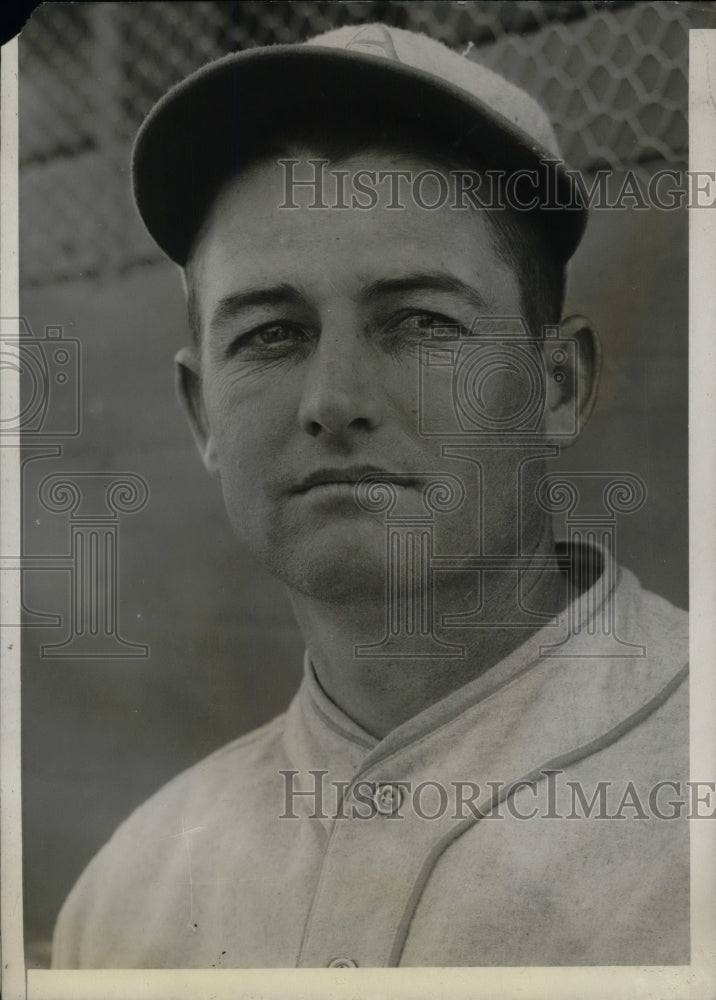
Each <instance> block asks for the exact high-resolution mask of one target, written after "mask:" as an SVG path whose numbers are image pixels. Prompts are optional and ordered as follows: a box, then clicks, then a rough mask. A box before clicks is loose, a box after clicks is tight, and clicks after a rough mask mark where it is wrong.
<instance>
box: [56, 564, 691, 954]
mask: <svg viewBox="0 0 716 1000" xmlns="http://www.w3.org/2000/svg"><path fill="white" fill-rule="evenodd" d="M616 578H617V584H616V587H615V590H614V592H613V593H612V594H609V595H607V599H608V600H611V601H613V606H614V608H615V609H616V614H617V632H618V635H619V636H620V638H621V639H623V640H625V641H629V642H632V643H641V644H643V645H644V646H645V647H646V656H643V657H629V658H613V657H604V656H603V655H600V652H599V651H600V648H603V647H604V645H605V643H606V641H607V640H606V639H605V638H604V636H603V635H601V634H600V630H599V628H597V630H596V633H595V634H592V635H589V634H588V631H589V630H588V629H586V628H584V626H586V625H587V624H588V622H587V621H582V622H581V625H582V626H583V628H582V630H581V633H580V634H579V635H575V636H574V637H573V638H571V639H570V640H569V646H568V648H565V649H562V652H563V653H564V652H566V653H568V655H563V656H559V657H555V656H545V655H540V647H544V646H545V645H547V644H552V643H554V642H555V641H556V639H558V638H559V635H560V629H559V628H556V629H555V628H554V627H547V628H544V629H542V630H541V631H540V632H538V633H536V634H535V635H533V636H532V637H531V638H530V639H529V640H528V641H527V642H526V643H525V644H524V645H522V646H521V647H520V648H518V649H517V650H515V651H514V652H513V653H512V654H511V655H510V656H508V657H507V658H506V659H505V660H503V661H502V662H501V663H499V664H498V665H497V666H495V667H494V668H492V669H491V670H489V671H487V673H486V674H485V675H484V676H481V677H479V678H478V679H477V680H475V681H473V682H471V683H469V684H467V685H466V686H465V687H463V688H461V689H460V690H458V691H456V692H454V693H453V694H451V695H449V696H448V697H447V698H445V699H443V700H442V701H440V702H438V703H437V704H435V705H432V706H431V707H430V708H428V709H427V710H425V711H424V712H422V713H420V714H419V715H418V716H416V717H414V718H412V719H410V720H409V721H407V722H406V723H404V724H403V725H402V726H400V727H399V728H397V729H396V730H394V731H393V732H391V733H390V734H389V735H388V736H387V737H386V738H385V739H383V740H380V741H378V740H376V739H375V738H373V737H372V736H370V735H368V734H367V733H366V732H364V731H363V730H362V729H360V728H359V727H358V726H357V725H355V724H354V723H353V722H351V720H349V719H348V718H347V717H346V716H345V715H344V714H343V713H342V712H341V711H340V710H339V709H338V708H337V707H336V706H335V705H334V704H333V703H332V702H331V701H330V700H329V699H328V698H327V697H326V695H325V694H324V693H323V691H322V690H321V688H320V686H319V685H318V683H317V681H316V678H315V676H314V675H313V671H312V669H311V667H310V663H308V662H307V669H306V675H305V678H304V681H303V684H302V686H301V688H300V690H299V692H298V694H297V696H296V697H295V699H294V701H293V702H292V704H291V706H290V707H289V709H288V711H287V712H286V713H285V714H284V715H281V716H280V717H278V718H276V719H275V720H274V721H273V722H271V723H269V724H268V725H266V726H264V727H263V728H261V729H259V730H257V731H256V732H253V733H251V734H249V735H248V736H245V737H243V738H241V739H239V740H237V741H235V742H233V743H231V744H230V745H229V746H227V747H225V748H224V749H222V750H220V751H219V752H217V753H215V754H213V755H212V756H211V757H209V758H207V759H206V760H204V761H203V762H201V763H200V764H198V765H196V766H195V767H193V768H191V769H189V770H188V771H186V772H185V773H183V774H181V775H179V777H177V778H176V779H174V780H173V781H172V782H170V783H169V784H168V785H167V786H166V787H165V788H163V789H162V790H161V791H160V792H159V793H158V794H157V795H155V796H154V797H153V798H152V799H150V800H149V801H148V802H147V803H146V804H145V805H143V806H142V807H141V808H140V809H138V810H137V811H136V812H135V813H134V814H133V815H132V816H131V817H130V818H129V819H128V820H127V821H126V822H125V823H124V824H123V826H121V827H120V829H119V830H118V831H117V833H116V834H115V835H114V837H113V838H112V840H111V841H110V842H109V844H108V845H107V846H106V847H105V848H104V849H103V850H102V851H101V852H100V854H99V855H98V856H97V857H96V858H95V859H94V860H93V861H92V863H91V864H90V865H89V867H88V868H87V870H86V871H85V873H84V874H83V876H82V878H81V879H80V881H79V882H78V884H77V886H76V887H75V889H74V890H73V892H72V894H71V896H70V897H69V899H68V901H67V902H66V904H65V906H64V909H63V911H62V913H61V916H60V919H59V922H58V926H57V930H56V936H55V945H54V961H53V964H54V966H55V967H56V968H64V967H88V968H95V967H115V968H136V967H159V968H162V967H206V968H212V967H217V968H218V967H252V966H253V967H271V966H274V967H276V966H296V965H298V966H309V967H316V966H319V967H320V966H327V965H330V964H331V963H334V964H336V963H338V964H347V965H350V964H356V965H359V966H384V965H438V966H439V965H485V966H489V965H496V966H499V965H529V964H538V965H550V964H557V965H560V964H561V965H589V964H603V965H612V964H622V963H624V964H669V963H676V964H682V963H688V960H689V923H688V920H689V898H688V860H689V858H688V834H687V825H686V822H685V820H684V819H683V817H682V818H681V819H678V818H677V819H659V818H658V816H655V815H653V814H652V813H651V812H650V813H649V815H648V816H639V809H638V808H637V807H634V808H629V807H628V806H627V807H624V806H623V802H624V801H625V800H624V799H623V794H622V793H624V792H625V791H626V790H627V786H628V783H629V782H632V783H633V784H632V788H633V790H634V792H636V794H637V796H638V799H639V802H640V803H641V804H642V805H645V804H646V803H647V802H648V798H649V792H650V790H651V789H653V787H654V786H655V785H656V784H657V782H659V781H667V780H668V781H674V782H680V783H681V786H682V788H683V785H684V782H685V780H686V778H687V776H688V725H687V709H688V702H687V684H686V681H685V678H686V667H685V663H686V657H687V631H686V615H685V613H684V612H683V611H680V610H678V609H676V608H674V607H673V606H671V605H670V604H669V603H668V602H666V601H664V600H662V599H661V598H659V597H657V596H655V595H654V594H651V593H648V592H646V591H645V590H643V589H642V588H641V586H640V585H639V583H638V581H637V580H636V579H635V577H634V576H633V575H632V574H631V573H630V572H628V571H625V570H619V572H618V574H616ZM600 590H601V584H600V582H597V583H596V584H595V585H594V587H593V588H592V589H591V591H590V592H588V594H587V598H588V600H587V601H586V605H589V604H590V603H591V604H592V605H594V606H595V607H596V608H597V614H596V616H595V617H593V618H592V619H590V620H591V621H592V622H595V621H596V620H597V619H599V620H600V621H601V617H600V614H599V609H598V607H597V605H598V603H599V601H600V600H601V595H600ZM580 606H585V601H584V595H583V599H582V604H581V605H580ZM561 621H562V624H564V616H563V618H562V619H561ZM408 671H409V666H406V683H409V676H408V675H407V674H408ZM550 769H553V770H555V771H556V772H558V773H557V774H555V775H553V776H552V778H548V777H546V776H545V775H544V774H543V773H542V772H543V771H544V770H550ZM281 771H290V772H296V773H291V774H281V773H280V772H281ZM311 771H321V772H327V773H325V774H321V775H320V776H317V775H312V774H311V773H310V772H311ZM359 778H362V779H365V780H366V781H374V782H375V783H376V784H381V785H386V784H388V785H394V786H396V787H397V786H399V785H400V783H403V784H402V785H400V791H395V788H392V789H390V790H389V792H388V793H387V794H386V792H385V789H384V788H383V790H382V793H381V798H380V800H379V801H380V806H381V809H382V810H383V811H382V812H379V811H377V809H376V810H373V812H374V813H375V814H374V815H373V816H372V818H369V819H364V818H359V817H358V816H357V815H352V812H351V809H352V808H353V807H357V811H360V812H362V813H367V812H368V809H367V808H366V806H365V805H360V803H358V804H357V803H356V800H355V797H354V796H353V795H352V792H351V790H350V788H349V789H348V790H347V791H346V792H345V795H344V797H343V800H342V810H343V813H344V815H345V816H346V817H347V818H335V816H336V810H337V808H338V805H339V803H338V799H337V796H336V794H334V787H335V786H333V785H331V784H330V782H344V783H346V784H347V783H349V782H354V783H355V782H356V781H357V780H358V779H359ZM524 778H530V779H536V782H537V783H536V785H528V784H523V785H522V786H521V787H519V788H518V789H517V790H513V794H512V795H511V797H510V798H509V799H508V800H505V801H503V802H502V804H501V806H499V807H498V814H497V815H495V816H492V817H490V818H480V819H476V818H475V817H474V816H473V815H472V813H471V810H470V809H469V808H468V807H467V806H466V805H464V802H463V804H462V805H460V802H459V799H460V797H461V798H462V799H463V800H465V799H468V798H469V797H470V792H469V787H468V786H466V785H465V784H464V783H466V782H470V781H472V782H475V783H477V784H478V785H479V786H480V789H481V794H480V797H479V798H477V800H476V801H477V802H478V803H483V804H485V803H486V801H487V799H488V798H489V797H490V794H491V793H492V792H494V791H495V789H498V791H497V792H495V794H496V795H497V797H498V798H499V797H500V795H504V792H499V785H498V784H493V785H492V786H489V785H488V784H487V783H488V782H494V783H502V785H503V786H509V785H510V784H511V783H513V782H516V781H518V780H519V779H524ZM314 781H316V782H319V783H320V786H321V787H322V789H323V791H324V798H323V801H322V803H317V801H316V799H315V796H311V795H309V796H300V795H294V796H293V797H292V798H291V799H290V800H289V801H288V803H287V792H286V790H287V787H292V788H293V789H294V790H299V789H300V790H311V789H312V788H314V787H315V786H314ZM567 781H572V782H580V787H581V788H582V789H583V791H584V794H585V795H586V796H587V798H588V799H591V798H592V795H593V793H595V791H596V790H598V788H599V784H598V783H599V782H600V781H602V782H604V781H606V782H611V783H612V784H611V785H610V786H609V789H608V792H609V794H608V802H607V812H608V813H609V814H615V813H619V811H621V816H620V817H619V818H612V819H606V818H604V812H603V811H602V814H601V818H599V809H598V808H596V809H594V810H593V811H592V813H591V815H590V817H589V818H585V817H584V816H583V815H582V818H576V819H567V818H564V817H565V816H567V815H569V814H570V809H571V808H572V807H574V800H573V797H574V792H573V790H572V789H571V788H570V786H568V785H567V784H566V782H567ZM421 782H440V783H441V784H442V785H443V787H444V788H445V789H446V792H447V795H448V800H449V801H448V802H447V804H446V803H445V802H444V801H442V800H441V797H440V793H439V792H438V791H437V789H436V787H435V786H433V785H425V786H423V788H422V791H421V793H420V795H419V796H418V798H417V799H416V795H415V790H416V788H417V786H419V785H420V783H421ZM456 783H457V784H456ZM459 783H463V784H462V785H459ZM458 786H459V788H460V789H461V791H457V789H458ZM353 787H354V786H353ZM365 787H370V786H364V788H365ZM605 787H606V786H605ZM401 793H402V797H401ZM364 797H365V796H364ZM672 798H673V795H672ZM627 799H628V796H627ZM632 799H633V795H632ZM668 799H669V790H668V789H666V790H665V795H660V796H659V797H658V808H659V810H660V811H661V812H662V813H663V814H664V815H667V814H669V809H668V808H667V807H666V805H665V803H666V802H667V801H668ZM416 801H417V808H416ZM595 801H596V800H595ZM391 803H392V806H391ZM620 803H622V807H621V810H620V809H619V808H617V807H619V806H620ZM287 804H288V808H287ZM473 804H474V802H473ZM508 805H509V808H508ZM317 806H318V807H319V808H317ZM396 806H397V812H396V813H394V814H393V815H389V814H388V813H389V812H390V808H391V807H396ZM535 810H537V812H538V815H537V816H533V818H531V819H519V818H517V817H518V814H521V815H529V814H532V813H533V812H534V811H535ZM550 812H551V813H552V814H554V813H556V814H557V816H558V817H560V818H548V816H549V814H550ZM577 812H578V813H579V810H577ZM286 813H292V814H294V815H295V816H297V817H298V818H296V819H287V818H284V819H279V818H278V817H279V816H281V815H282V814H286ZM313 813H318V814H319V818H314V819H311V818H309V817H310V815H311V814H313ZM321 813H322V814H323V815H324V816H325V817H326V818H320V814H321ZM433 813H437V817H436V818H435V819H426V818H424V816H427V815H431V814H433ZM421 814H422V815H421ZM500 815H501V817H502V818H498V817H499V816H500Z"/></svg>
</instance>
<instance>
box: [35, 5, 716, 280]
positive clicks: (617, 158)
mask: <svg viewBox="0 0 716 1000" xmlns="http://www.w3.org/2000/svg"><path fill="white" fill-rule="evenodd" d="M369 21H382V22H384V23H386V24H391V25H394V26H397V27H402V28H409V29H412V30H414V31H421V32H424V33H425V34H428V35H430V36H432V37H434V38H437V39H439V40H441V41H443V42H444V43H445V44H447V45H449V46H451V47H453V48H456V49H457V50H459V51H461V52H463V53H464V54H466V55H467V56H468V57H469V58H471V59H475V60H478V61H480V62H482V63H484V64H486V65H488V66H490V67H491V68H493V69H496V70H498V71H499V72H500V73H502V74H503V75H504V76H505V77H507V78H508V79H510V80H512V81H514V82H515V83H517V84H519V85H521V86H523V87H524V88H525V89H526V90H527V91H528V92H529V93H531V94H532V95H534V96H535V97H536V98H537V99H538V100H539V101H540V102H541V103H542V104H543V105H544V106H545V107H546V109H547V110H548V112H549V113H550V115H551V117H552V119H553V121H554V124H555V127H556V130H557V133H558V135H559V138H560V140H561V143H562V148H563V151H564V154H565V159H566V160H567V162H568V163H569V164H570V165H571V166H573V167H576V168H578V169H580V170H582V171H585V172H587V173H589V172H592V171H594V170H595V169H597V168H599V167H605V166H606V167H612V168H615V169H623V168H625V167H627V166H629V167H634V166H636V167H640V166H641V167H642V168H644V169H646V168H648V165H653V164H654V163H657V164H662V163H667V164H669V165H671V166H676V167H682V166H685V164H686V160H687V135H688V129H687V106H688V83H687V73H688V31H689V28H690V27H711V26H713V27H716V11H714V8H713V6H712V5H711V4H710V3H696V2H638V3H619V2H611V3H600V2H571V0H563V2H556V3H553V2H544V0H539V2H538V0H526V2H504V0H467V2H458V0H454V2H453V0H437V2H426V0H410V2H385V0H382V2H379V0H366V2H355V3H354V2H350V0H343V2H337V0H334V2H317V0H304V2H284V0H272V2H269V0H249V2H236V3H221V2H218V3H217V2H203V0H202V2H189V3H172V2H148V3H145V2H132V3H130V2H125V3H81V4H61V3H56V2H55V3H52V2H51V3H46V4H45V5H44V6H42V7H40V8H39V9H38V10H37V11H36V12H35V14H34V16H33V17H32V19H31V21H30V22H29V24H28V25H27V27H26V28H25V30H24V31H23V33H22V36H21V39H20V158H21V219H22V223H21V234H20V250H21V277H22V281H23V283H24V284H25V285H43V284H48V283H51V282H56V281H62V280H68V279H73V278H78V277H86V276H97V277H102V276H104V275H106V274H112V273H117V272H120V271H123V270H125V269H127V268H129V267H132V266H136V265H138V264H141V263H146V262H151V261H153V260H156V259H158V257H159V254H158V251H157V250H156V248H155V247H154V245H153V243H151V241H150V240H149V238H148V237H147V236H146V234H145V233H144V231H143V229H142V226H141V224H140V222H139V219H138V217H137V215H136V213H135V211H134V208H133V205H132V202H131V195H130V188H129V169H128V161H129V151H130V148H131V142H132V138H133V135H134V133H135V131H136V129H137V126H138V125H139V123H140V121H141V120H142V118H143V116H144V115H145V114H146V112H147V111H148V110H149V108H150V107H151V106H152V104H153V103H154V101H155V100H156V99H157V98H158V97H159V96H160V95H161V94H162V93H163V92H164V91H165V90H166V89H167V88H168V87H169V86H171V85H172V84H173V83H175V82H176V81H178V80H180V79H181V78H182V77H183V76H185V75H186V74H187V73H189V72H191V71H192V70H194V69H196V68H197V67H198V66H200V65H202V64H203V63H204V62H206V61H207V60H209V59H213V58H216V57H218V56H221V55H223V54H225V53H227V52H231V51H235V50H239V49H244V48H249V47H252V46H256V45H265V44H269V43H272V42H293V41H301V40H304V39H306V38H309V37H310V36H311V35H314V34H317V33H318V32H321V31H325V30H328V29H329V28H333V27H339V26H342V25H345V24H355V25H358V26H359V25H361V24H364V23H366V22H369Z"/></svg>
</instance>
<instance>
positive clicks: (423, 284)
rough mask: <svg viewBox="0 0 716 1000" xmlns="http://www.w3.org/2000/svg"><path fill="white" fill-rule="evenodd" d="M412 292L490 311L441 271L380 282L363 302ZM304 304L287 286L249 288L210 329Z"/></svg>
mask: <svg viewBox="0 0 716 1000" xmlns="http://www.w3.org/2000/svg"><path fill="white" fill-rule="evenodd" d="M410 292H444V293H450V294H453V295H454V294H458V295H462V296H463V297H464V298H467V299H468V300H469V301H470V302H471V303H472V304H473V305H474V306H475V307H476V308H477V309H479V310H483V309H489V303H488V302H487V300H486V299H485V297H484V296H483V295H481V294H480V292H478V291H477V289H476V288H473V287H472V285H468V284H467V283H466V282H464V281H461V280H460V278H456V277H455V276H454V275H452V274H448V273H445V272H441V271H426V272H422V271H421V272H417V273H415V274H408V275H405V276H402V277H398V278H379V279H378V280H377V281H373V282H371V283H370V284H369V285H368V286H367V287H366V288H365V289H363V290H362V292H361V294H360V298H361V299H362V300H363V301H364V302H372V301H375V300H376V299H378V298H381V297H384V296H388V295H405V294H408V293H410ZM302 302H304V298H303V296H302V295H301V293H300V292H299V291H298V290H297V289H296V288H294V287H293V286H292V285H289V284H287V283H286V282H282V283H280V284H278V285H272V286H270V287H267V288H249V289H246V290H245V291H242V292H232V293H231V294H230V295H226V296H224V298H222V299H220V300H219V302H218V303H217V305H216V308H215V309H214V312H213V315H212V317H211V321H210V323H209V327H210V329H212V330H213V329H216V328H217V327H220V326H221V325H222V324H223V323H225V322H227V321H229V320H232V319H234V318H235V317H236V315H237V314H238V313H239V312H241V310H242V309H248V308H250V307H252V306H253V307H257V306H286V305H292V306H296V305H300V304H301V303H302Z"/></svg>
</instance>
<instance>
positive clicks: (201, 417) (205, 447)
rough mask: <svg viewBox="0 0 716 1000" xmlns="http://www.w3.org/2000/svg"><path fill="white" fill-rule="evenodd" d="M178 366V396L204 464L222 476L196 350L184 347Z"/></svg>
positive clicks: (176, 363)
mask: <svg viewBox="0 0 716 1000" xmlns="http://www.w3.org/2000/svg"><path fill="white" fill-rule="evenodd" d="M174 363H175V374H176V378H175V385H176V392H177V396H178V398H179V402H180V404H181V408H182V409H183V411H184V413H185V415H186V418H187V420H188V421H189V426H190V427H191V432H192V434H193V435H194V440H195V441H196V446H197V448H198V449H199V454H200V455H201V460H202V462H203V463H204V467H205V468H206V470H207V472H211V473H214V472H218V470H219V461H218V457H217V454H216V447H215V445H214V438H213V435H212V433H211V428H210V426H209V419H208V417H207V414H206V407H205V406H204V393H203V389H202V381H201V364H200V362H199V358H198V356H197V352H196V350H195V349H194V348H193V347H182V349H181V350H180V351H178V352H177V355H176V357H175V358H174Z"/></svg>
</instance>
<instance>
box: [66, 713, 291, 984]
mask: <svg viewBox="0 0 716 1000" xmlns="http://www.w3.org/2000/svg"><path fill="white" fill-rule="evenodd" d="M284 722H285V715H280V716H277V717H276V718H275V719H273V720H272V721H271V722H269V723H267V724H266V725H264V726H262V727H260V728H259V729H256V730H254V731H253V732H251V733H248V734H246V735H245V736H242V737H240V738H239V739H236V740H233V741H232V742H231V743H229V744H227V745H226V746H224V747H222V748H221V749H219V750H217V751H215V752H214V753H212V754H211V755H209V756H208V757H206V758H204V759H203V760H201V761H199V762H198V763H197V764H195V765H193V766H192V767H190V768H188V769H187V770H185V771H183V772H182V773H180V774H178V775H177V776H176V777H175V778H173V779H172V780H171V781H169V782H168V783H167V784H166V785H164V786H163V787H162V788H161V789H160V790H159V791H158V792H156V793H155V794H154V795H153V796H152V797H151V798H149V799H148V800H147V801H146V802H144V803H143V804H142V805H141V806H139V808H138V809H136V810H135V811H134V812H133V813H132V814H131V815H130V816H129V817H128V818H127V819H126V820H125V821H124V822H123V823H122V824H121V825H120V826H119V827H118V829H117V830H116V831H115V833H114V834H113V836H112V837H111V839H110V840H109V841H108V842H107V844H105V846H104V847H103V848H102V849H101V850H100V851H99V853H98V854H97V855H95V857H94V858H93V859H92V860H91V861H90V863H89V864H88V866H87V867H86V868H85V870H84V872H83V873H82V875H81V876H80V878H79V879H78V881H77V883H76V884H75V886H74V888H73V889H72V891H71V893H70V895H69V896H68V898H67V900H66V901H65V904H64V906H63V907H62V910H61V911H60V915H59V918H58V921H57V925H56V928H55V936H54V942H53V966H54V967H55V968H77V967H82V966H83V965H88V964H90V960H89V958H88V956H89V955H90V954H92V955H93V956H94V955H96V954H97V950H98V949H97V942H98V940H99V939H101V938H102V936H104V937H107V935H108V934H110V932H111V933H112V934H113V935H116V934H117V930H118V928H120V927H121V926H123V925H124V924H126V923H129V922H136V921H137V919H141V913H142V905H143V904H142V900H143V898H144V896H145V895H147V887H152V892H151V894H152V895H153V896H154V898H155V899H156V900H158V898H159V896H161V895H163V894H167V893H168V894H169V895H171V892H172V886H173V885H174V884H175V883H176V882H177V881H178V880H180V881H181V883H182V884H184V883H185V878H186V874H185V872H184V870H183V867H184V865H185V863H186V849H187V844H188V843H190V842H191V843H196V842H197V841H200V842H201V844H202V854H203V855H204V856H205V857H208V858H210V857H217V856H220V852H221V851H222V850H225V849H226V842H227V837H228V836H230V834H229V831H231V830H232V829H233V830H234V831H235V829H236V824H237V823H238V822H239V821H240V819H241V817H242V816H244V815H246V814H252V815H253V816H256V817H257V818H258V817H259V816H260V814H261V813H262V812H267V811H268V810H272V809H273V810H274V811H275V808H276V805H277V804H276V803H275V802H273V801H272V799H273V797H275V795H274V796H272V794H271V792H273V790H274V788H275V786H277V784H278V782H276V781H275V780H272V778H274V779H275V776H276V772H277V771H278V770H279V769H280V768H281V767H282V766H285V757H284V751H283V742H282V736H283V729H284ZM267 788H268V789H269V790H270V791H269V793H268V794H267V791H266V789H267ZM165 903H166V904H167V905H168V906H169V907H171V900H170V899H169V898H167V900H166V901H165ZM165 908H166V907H165ZM147 916H148V919H150V918H151V915H149V914H148V915H147ZM101 947H102V948H104V947H105V945H104V944H101ZM91 962H92V964H95V965H96V966H99V965H102V964H108V963H109V964H111V963H110V960H109V958H108V959H107V962H102V961H100V960H99V959H97V958H93V959H92V960H91Z"/></svg>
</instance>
